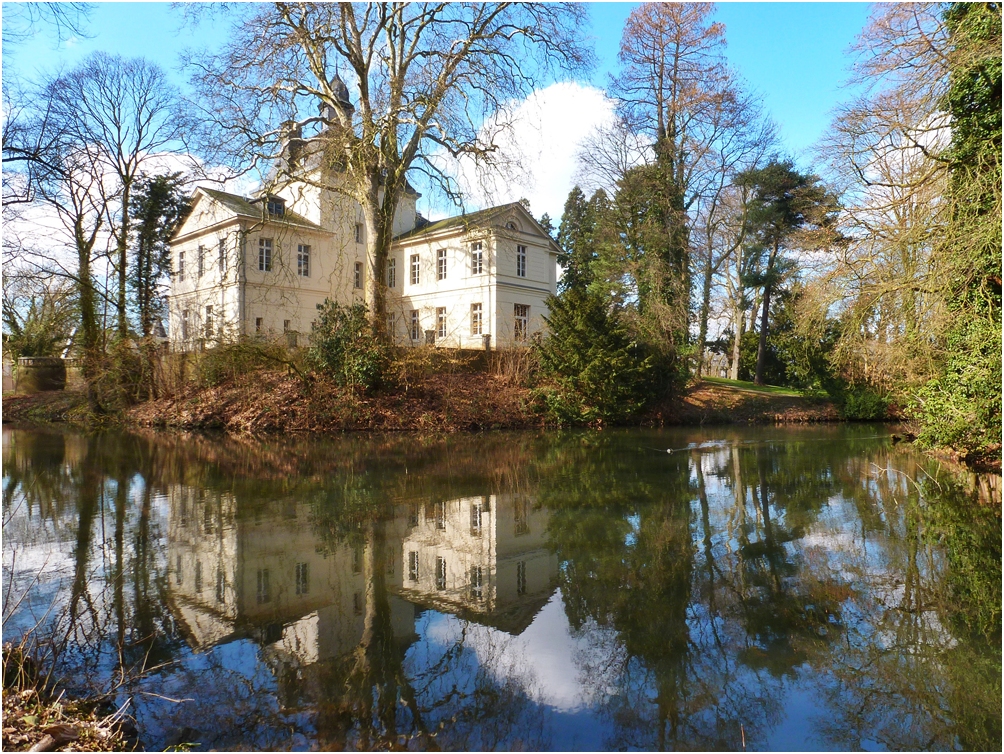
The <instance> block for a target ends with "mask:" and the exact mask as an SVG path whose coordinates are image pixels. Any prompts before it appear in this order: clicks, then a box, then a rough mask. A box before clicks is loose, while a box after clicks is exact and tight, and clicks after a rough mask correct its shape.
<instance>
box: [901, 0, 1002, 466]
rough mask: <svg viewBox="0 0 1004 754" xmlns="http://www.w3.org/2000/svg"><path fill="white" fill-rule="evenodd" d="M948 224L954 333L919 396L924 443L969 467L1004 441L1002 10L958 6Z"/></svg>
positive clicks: (944, 255)
mask: <svg viewBox="0 0 1004 754" xmlns="http://www.w3.org/2000/svg"><path fill="white" fill-rule="evenodd" d="M944 20H945V23H946V25H947V27H948V31H949V34H950V43H951V50H950V54H949V61H950V68H951V73H950V84H949V89H948V92H947V96H946V97H945V106H946V107H947V110H948V113H949V115H950V116H951V128H952V142H951V146H950V148H949V149H948V150H947V158H948V160H949V166H950V167H949V169H950V178H949V185H948V197H947V199H948V204H949V213H950V214H949V218H948V228H947V233H946V235H945V239H944V241H943V243H942V245H941V248H940V249H939V250H938V256H939V260H938V261H939V263H940V265H941V268H942V269H943V271H944V274H943V278H944V280H945V281H946V282H947V291H946V304H947V308H948V311H949V313H950V321H951V322H952V324H951V326H950V327H949V329H948V332H947V337H946V340H945V343H944V361H943V366H942V369H941V373H940V374H939V375H937V377H936V378H935V379H934V380H932V381H930V382H929V383H928V384H927V385H926V386H925V387H924V388H922V389H921V390H920V391H919V394H918V396H917V409H918V411H917V413H918V416H919V418H920V420H921V423H922V431H921V440H922V441H924V442H926V443H928V444H931V445H942V446H947V447H952V448H955V449H956V450H958V451H959V452H961V453H962V454H963V456H965V457H967V458H969V459H970V460H981V459H982V458H985V457H988V456H993V457H996V459H997V462H998V463H999V459H1000V448H1001V445H1000V442H1001V334H1002V333H1001V6H1000V4H998V3H953V4H951V5H950V6H948V8H947V9H946V10H945V14H944Z"/></svg>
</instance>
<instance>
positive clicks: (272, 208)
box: [265, 196, 286, 217]
mask: <svg viewBox="0 0 1004 754" xmlns="http://www.w3.org/2000/svg"><path fill="white" fill-rule="evenodd" d="M265 205H266V207H267V208H268V213H269V214H270V215H274V216H275V217H283V216H284V215H285V214H286V201H285V200H284V199H280V198H279V197H277V196H270V197H269V198H268V201H266V202H265Z"/></svg>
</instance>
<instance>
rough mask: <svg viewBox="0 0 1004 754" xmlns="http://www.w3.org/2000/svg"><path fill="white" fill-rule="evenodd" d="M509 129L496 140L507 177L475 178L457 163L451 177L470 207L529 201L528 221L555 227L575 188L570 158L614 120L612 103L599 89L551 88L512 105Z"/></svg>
mask: <svg viewBox="0 0 1004 754" xmlns="http://www.w3.org/2000/svg"><path fill="white" fill-rule="evenodd" d="M507 115H508V116H509V117H510V119H511V121H512V123H513V125H512V127H511V128H510V129H508V130H506V131H505V132H504V134H503V135H502V136H500V137H498V138H497V139H496V144H497V146H498V148H499V151H500V152H501V156H502V158H503V159H504V160H506V161H509V162H511V163H513V164H516V165H518V169H516V170H514V171H511V172H512V173H513V174H512V175H511V176H509V177H499V176H487V175H479V174H477V172H476V170H475V168H474V165H473V163H471V162H469V161H461V162H460V163H459V164H458V166H457V168H456V170H455V174H457V175H459V176H460V182H461V186H462V187H463V189H464V193H465V195H466V197H467V204H469V205H470V206H471V207H486V206H491V205H494V204H503V203H506V202H514V201H518V200H519V199H522V198H524V197H525V198H527V199H529V200H530V209H531V211H532V212H533V214H534V216H536V217H540V216H541V215H542V214H543V213H545V212H547V213H548V214H549V215H550V216H551V218H552V220H554V222H555V224H557V222H558V220H559V219H560V218H561V211H562V209H563V207H564V205H565V199H566V198H567V197H568V192H569V191H570V190H571V188H572V186H574V185H575V180H574V175H575V172H576V168H577V165H576V154H577V152H578V150H579V148H580V146H581V145H582V143H583V141H584V140H585V139H586V138H587V137H588V136H590V135H591V134H592V133H593V132H594V131H595V130H596V128H597V127H598V126H609V125H610V124H612V123H613V122H614V120H615V116H614V102H613V100H611V99H609V98H608V97H607V96H606V95H605V94H604V93H603V91H602V90H600V89H597V88H595V87H592V86H586V85H582V84H578V83H570V82H565V83H558V84H552V85H551V86H548V87H546V88H544V89H539V90H537V91H534V92H533V93H532V94H531V95H530V96H529V97H527V98H526V99H525V100H523V101H522V102H519V103H515V104H514V105H513V106H512V108H511V109H510V110H509V112H508V113H507Z"/></svg>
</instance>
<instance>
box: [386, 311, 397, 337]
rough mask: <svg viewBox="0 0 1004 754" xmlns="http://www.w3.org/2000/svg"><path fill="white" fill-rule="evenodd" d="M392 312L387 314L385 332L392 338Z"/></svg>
mask: <svg viewBox="0 0 1004 754" xmlns="http://www.w3.org/2000/svg"><path fill="white" fill-rule="evenodd" d="M395 324H396V322H395V318H394V312H389V313H388V314H387V334H388V335H389V336H390V337H391V338H393V337H394V326H395Z"/></svg>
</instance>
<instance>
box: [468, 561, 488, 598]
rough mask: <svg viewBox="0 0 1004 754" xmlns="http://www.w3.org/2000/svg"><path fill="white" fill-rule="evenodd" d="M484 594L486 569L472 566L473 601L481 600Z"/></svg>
mask: <svg viewBox="0 0 1004 754" xmlns="http://www.w3.org/2000/svg"><path fill="white" fill-rule="evenodd" d="M484 594H485V593H484V569H482V567H481V566H471V599H475V600H480V599H481V598H483V597H484Z"/></svg>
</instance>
